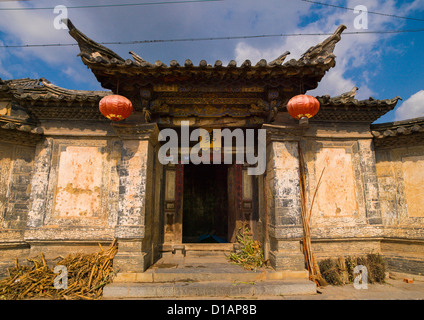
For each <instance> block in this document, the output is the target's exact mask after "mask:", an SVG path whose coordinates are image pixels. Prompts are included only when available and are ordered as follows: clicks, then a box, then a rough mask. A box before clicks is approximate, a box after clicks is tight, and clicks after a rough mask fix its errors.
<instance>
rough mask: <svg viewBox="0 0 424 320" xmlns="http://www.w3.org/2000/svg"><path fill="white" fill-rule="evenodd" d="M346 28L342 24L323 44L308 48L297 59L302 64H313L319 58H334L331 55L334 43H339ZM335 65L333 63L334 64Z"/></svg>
mask: <svg viewBox="0 0 424 320" xmlns="http://www.w3.org/2000/svg"><path fill="white" fill-rule="evenodd" d="M346 29H347V27H346V26H345V25H344V24H341V25H340V26H339V27H338V28H337V29H336V31H335V32H334V33H333V34H332V35H331V36H329V37H328V38H327V39H325V40H324V41H323V42H321V43H319V44H317V45H316V46H313V47H310V48H309V49H308V50H307V51H306V52H305V53H304V54H303V55H302V57H301V58H300V59H299V61H303V62H314V61H317V60H319V59H320V58H324V59H326V58H328V57H331V56H332V57H333V58H334V57H335V56H334V54H333V51H334V48H335V46H336V43H337V42H339V41H340V39H341V34H342V32H343V31H344V30H346ZM334 65H335V63H334Z"/></svg>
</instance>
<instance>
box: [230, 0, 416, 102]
mask: <svg viewBox="0 0 424 320" xmlns="http://www.w3.org/2000/svg"><path fill="white" fill-rule="evenodd" d="M422 1H423V0H416V1H415V2H414V3H411V4H409V5H405V4H403V5H402V6H401V8H399V7H396V3H395V1H393V0H389V1H382V0H372V1H367V2H366V6H367V8H368V11H377V12H378V11H382V10H381V8H384V12H385V13H387V14H397V15H399V12H402V13H403V14H405V15H406V14H407V13H408V11H409V10H412V9H413V8H414V7H416V5H415V4H416V3H418V2H422ZM362 2H363V1H362ZM358 4H363V3H361V2H360V1H358V0H351V1H348V3H347V7H351V8H354V7H355V6H356V5H358ZM314 8H315V7H314V6H312V7H310V9H311V12H314V10H319V11H316V13H317V14H318V12H319V13H320V15H319V17H320V18H319V19H318V20H316V21H314V22H313V23H309V24H307V25H306V26H305V27H295V28H294V29H291V30H290V32H288V33H302V34H305V33H317V32H320V33H330V32H334V31H335V30H336V28H337V27H338V25H340V24H345V25H346V26H347V27H348V29H347V30H346V31H345V33H346V32H348V31H361V30H355V28H354V20H355V17H356V16H357V15H356V14H355V13H354V12H352V11H349V10H340V9H334V8H332V7H327V8H326V7H322V8H320V9H314ZM368 20H369V21H368V28H369V29H370V30H384V29H391V28H397V27H400V26H401V25H402V24H403V23H404V21H399V20H396V19H392V18H390V17H388V16H383V15H373V14H368ZM391 36H392V35H384V34H383V35H381V34H380V35H376V34H362V35H346V34H342V39H341V41H340V42H339V43H338V44H337V45H336V48H335V52H334V53H335V55H336V66H335V67H334V68H333V69H331V70H330V71H329V72H328V73H327V74H326V75H325V76H324V78H323V79H322V81H321V82H320V84H319V86H318V88H317V89H315V90H312V91H309V92H308V94H312V95H323V94H330V95H333V96H334V95H339V94H341V93H344V92H347V91H350V90H351V89H352V88H353V87H354V86H357V87H358V88H359V90H358V92H357V95H356V98H357V99H368V98H369V97H370V96H373V95H374V94H375V92H373V90H372V89H371V88H370V85H371V83H372V80H373V78H374V77H375V76H378V69H379V68H380V63H381V55H382V53H383V50H393V49H394V48H387V47H386V46H382V44H384V41H385V39H388V38H389V37H391ZM325 38H326V36H308V37H286V38H283V40H282V42H280V43H278V44H276V43H274V44H273V45H270V46H268V47H260V48H258V47H253V46H252V45H249V44H246V43H245V42H240V43H239V44H238V45H237V46H236V48H235V55H236V57H237V59H239V60H245V59H251V60H252V63H254V61H255V60H256V61H257V60H259V59H261V58H264V59H267V60H268V59H273V58H276V57H277V56H278V55H279V54H281V53H283V52H284V51H286V50H289V51H290V52H291V54H290V55H289V56H288V57H287V59H286V61H287V60H288V59H293V58H294V59H298V58H299V57H300V55H301V54H302V53H304V52H305V51H306V50H307V49H308V48H309V47H311V46H313V45H316V44H318V43H319V42H321V41H323V40H324V39H325ZM370 66H371V67H372V69H370ZM352 71H353V73H354V75H349V76H348V75H347V74H348V73H351V74H352Z"/></svg>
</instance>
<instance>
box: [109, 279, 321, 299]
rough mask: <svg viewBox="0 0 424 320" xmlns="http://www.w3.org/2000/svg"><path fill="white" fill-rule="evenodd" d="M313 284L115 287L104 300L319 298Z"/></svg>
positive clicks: (209, 283)
mask: <svg viewBox="0 0 424 320" xmlns="http://www.w3.org/2000/svg"><path fill="white" fill-rule="evenodd" d="M316 293H317V292H316V284H315V283H314V282H312V281H309V280H263V281H257V282H237V281H232V282H230V281H205V282H166V283H115V282H114V283H111V284H108V285H107V286H105V288H104V289H103V299H128V298H184V297H186V298H188V297H206V298H207V297H230V298H252V297H258V296H278V295H282V296H286V295H300V294H301V295H305V294H311V295H312V294H316Z"/></svg>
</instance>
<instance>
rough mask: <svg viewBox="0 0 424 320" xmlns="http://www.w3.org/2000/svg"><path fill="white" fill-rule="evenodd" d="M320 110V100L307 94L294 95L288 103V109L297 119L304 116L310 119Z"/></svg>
mask: <svg viewBox="0 0 424 320" xmlns="http://www.w3.org/2000/svg"><path fill="white" fill-rule="evenodd" d="M318 110H319V101H318V100H317V99H316V98H314V97H312V96H308V95H306V94H299V95H297V96H294V97H293V98H291V99H290V100H289V102H288V103H287V111H288V112H289V114H290V115H291V116H292V117H293V118H295V119H297V120H300V119H301V118H304V117H306V118H308V119H309V118H312V117H313V116H314V115H316V114H317V112H318Z"/></svg>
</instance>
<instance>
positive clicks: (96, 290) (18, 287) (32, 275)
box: [0, 240, 118, 300]
mask: <svg viewBox="0 0 424 320" xmlns="http://www.w3.org/2000/svg"><path fill="white" fill-rule="evenodd" d="M100 249H101V250H100V252H98V253H93V254H80V253H77V254H69V255H68V256H66V257H65V258H62V257H60V259H58V258H56V259H53V260H59V261H58V262H57V263H56V265H63V266H65V267H66V268H67V271H68V287H67V288H64V289H56V288H55V287H54V279H55V278H56V277H57V276H58V274H56V273H54V271H53V269H52V268H49V267H48V265H47V262H46V260H45V257H44V255H43V253H41V254H40V256H39V257H36V258H33V259H27V260H28V262H32V264H33V265H32V267H29V266H22V265H19V263H18V260H17V259H16V261H15V267H14V268H12V269H10V270H8V271H9V277H8V278H6V279H3V280H0V299H31V298H42V297H48V298H52V299H67V300H69V299H99V298H100V297H101V296H102V294H103V287H104V286H105V285H106V284H108V283H109V282H110V281H111V280H112V274H113V269H112V264H113V258H114V256H115V254H116V253H117V251H118V244H117V241H116V240H114V241H113V243H112V245H111V246H110V247H109V249H108V250H106V251H104V250H103V248H102V247H101V246H100Z"/></svg>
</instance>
